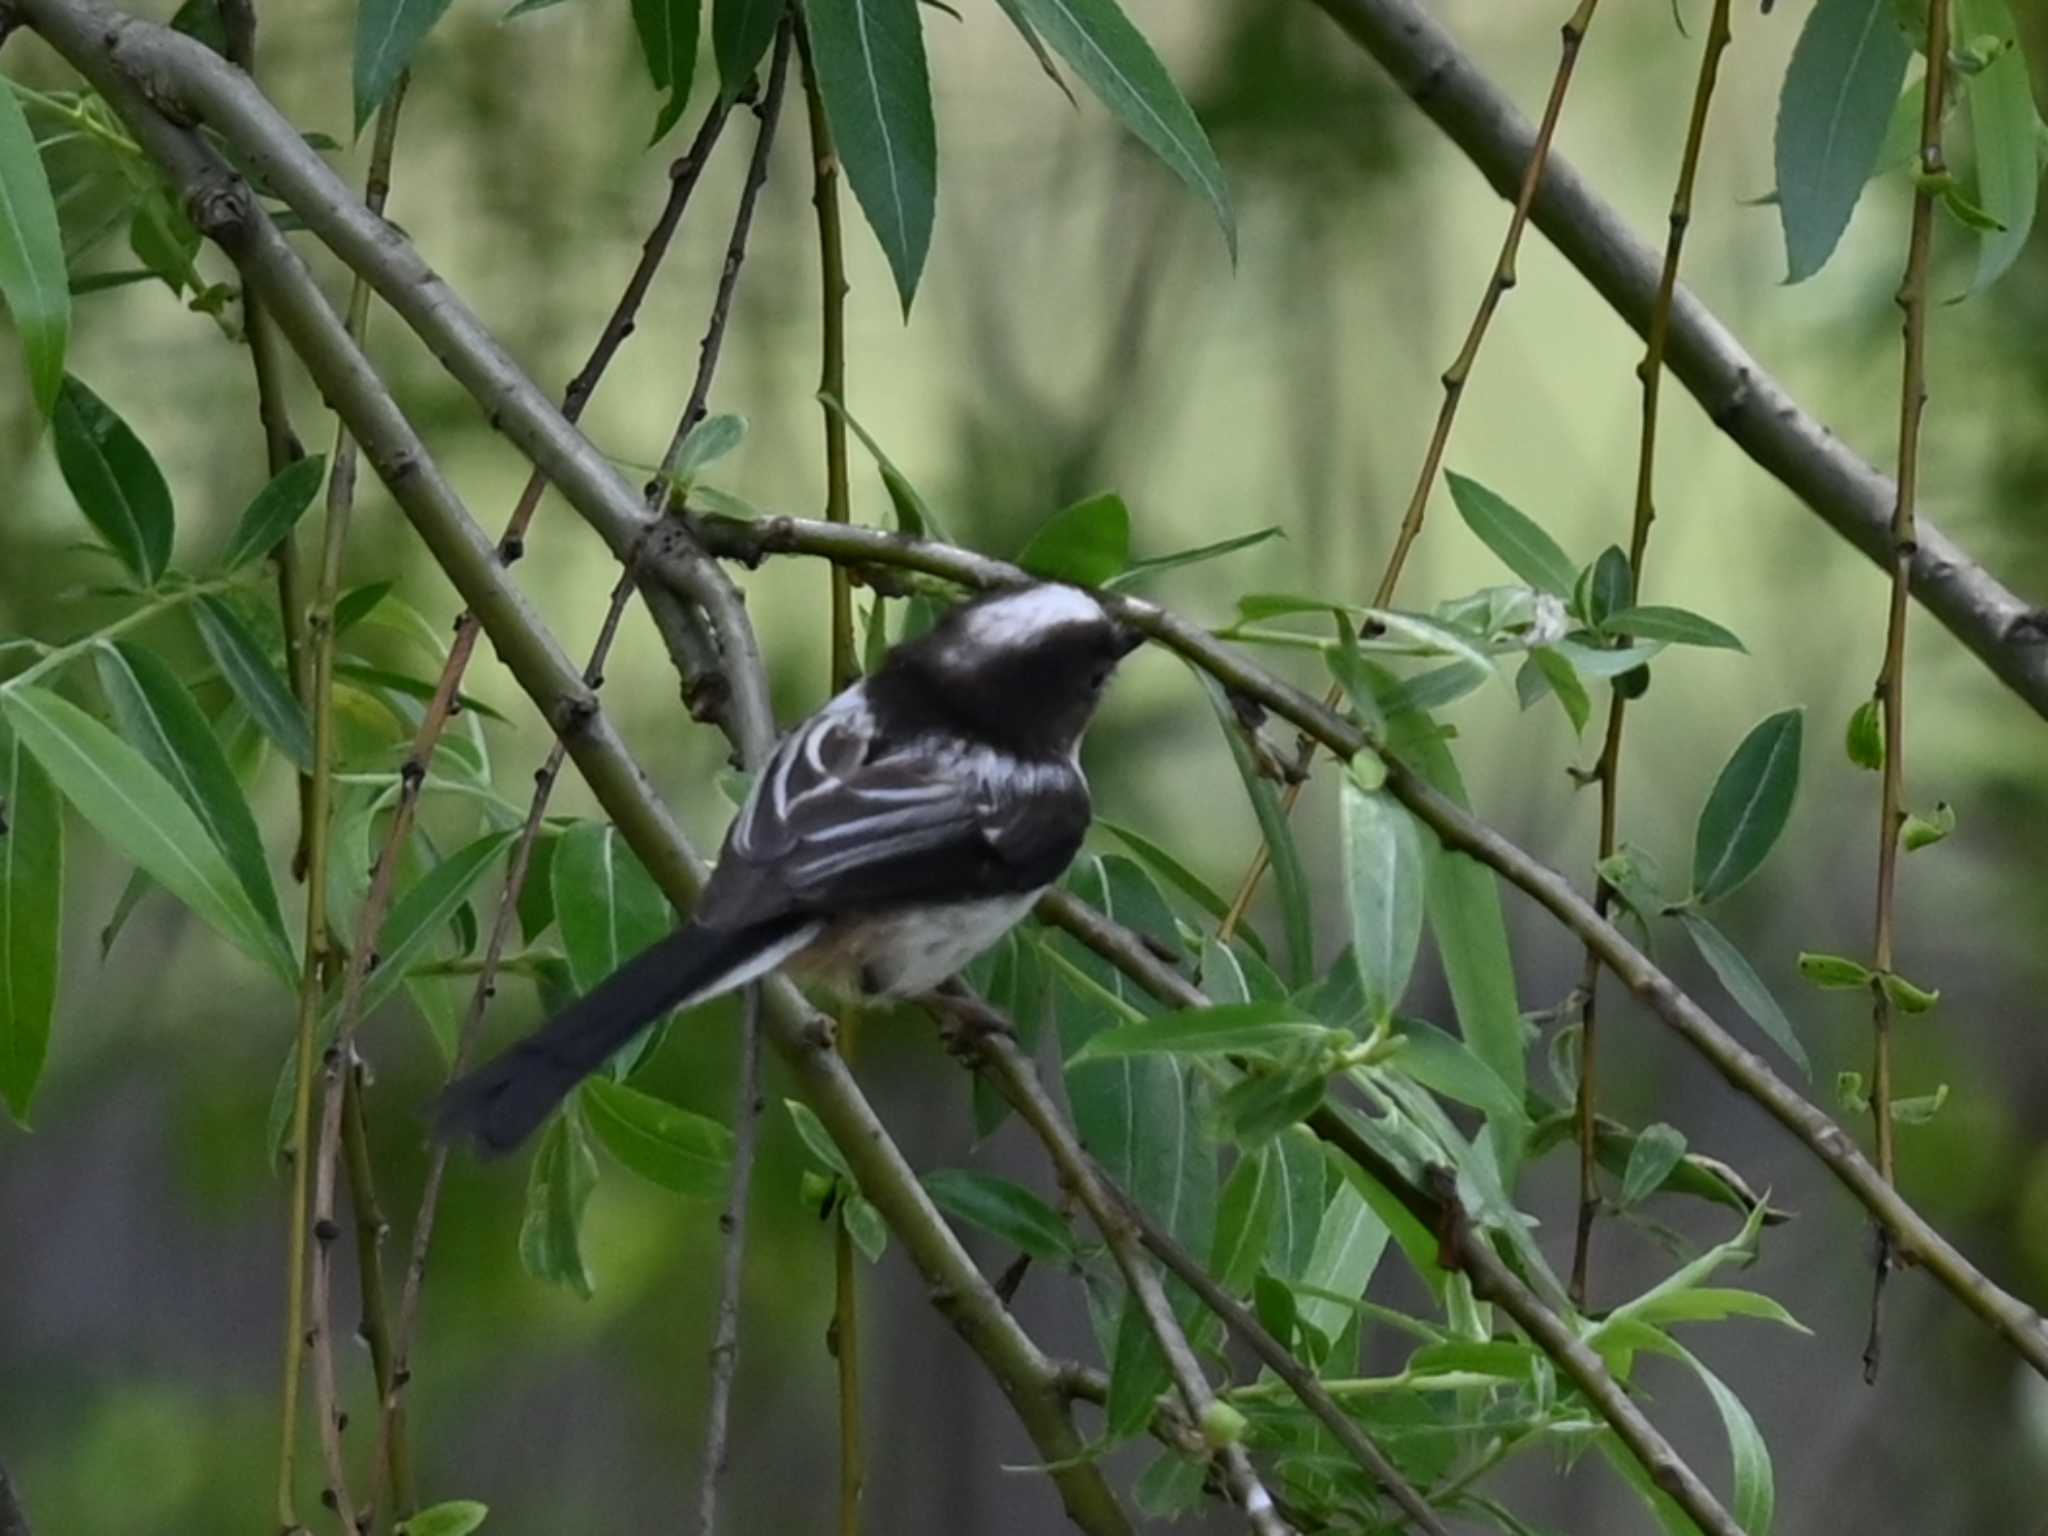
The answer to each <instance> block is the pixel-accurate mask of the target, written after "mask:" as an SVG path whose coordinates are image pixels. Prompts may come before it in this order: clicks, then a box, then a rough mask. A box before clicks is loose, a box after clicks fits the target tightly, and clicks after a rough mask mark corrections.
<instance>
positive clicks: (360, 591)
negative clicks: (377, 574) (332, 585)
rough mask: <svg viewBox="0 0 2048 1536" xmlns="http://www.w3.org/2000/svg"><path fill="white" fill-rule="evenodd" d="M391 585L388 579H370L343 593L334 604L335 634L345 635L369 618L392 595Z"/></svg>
mask: <svg viewBox="0 0 2048 1536" xmlns="http://www.w3.org/2000/svg"><path fill="white" fill-rule="evenodd" d="M391 587H392V584H391V583H390V582H388V581H369V582H365V583H363V585H362V586H360V587H353V588H351V589H350V590H348V591H346V592H344V593H342V594H341V597H340V599H339V600H338V601H337V602H336V603H335V605H334V633H335V635H336V636H337V637H339V636H341V635H345V634H347V633H348V632H349V631H350V630H351V629H354V628H355V627H356V626H357V625H358V624H360V623H362V622H363V620H365V619H367V618H368V617H369V616H370V615H371V614H372V613H373V612H375V611H376V608H377V605H378V604H379V603H381V602H383V601H384V599H385V598H387V597H389V596H390V595H391Z"/></svg>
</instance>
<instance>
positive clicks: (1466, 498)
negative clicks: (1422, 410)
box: [1444, 470, 1579, 602]
mask: <svg viewBox="0 0 2048 1536" xmlns="http://www.w3.org/2000/svg"><path fill="white" fill-rule="evenodd" d="M1444 479H1445V481H1446V482H1447V483H1448V484H1449V485H1450V488H1451V500H1452V501H1453V502H1455V503H1456V504H1457V508H1458V515H1459V516H1460V517H1462V518H1464V520H1465V526H1466V527H1467V528H1470V529H1471V530H1472V532H1473V533H1474V534H1476V535H1477V536H1478V538H1479V542H1480V543H1482V544H1484V545H1485V546H1486V547H1487V548H1488V549H1490V550H1492V551H1493V552H1494V553H1495V554H1496V555H1498V556H1499V557H1500V559H1501V563H1502V564H1503V565H1505V566H1506V567H1507V568H1508V569H1509V570H1511V571H1513V572H1514V573H1515V574H1516V575H1517V576H1519V577H1521V578H1522V580H1524V581H1526V582H1527V583H1528V584H1529V585H1530V586H1532V587H1534V588H1535V589H1536V590H1537V591H1538V592H1548V593H1549V594H1550V595H1551V596H1552V597H1560V598H1563V599H1564V600H1565V601H1566V602H1569V601H1571V596H1572V587H1573V584H1574V583H1576V582H1577V581H1578V579H1579V568H1578V567H1577V566H1576V565H1574V564H1572V562H1571V558H1570V557H1569V556H1568V555H1566V554H1565V552H1564V551H1563V550H1562V549H1560V548H1558V545H1557V541H1556V540H1555V539H1553V538H1552V537H1551V536H1550V535H1549V534H1547V533H1545V532H1544V531H1543V529H1542V528H1541V527H1539V526H1538V525H1537V523H1536V522H1535V520H1534V519H1533V518H1530V517H1529V516H1527V515H1526V514H1524V513H1522V512H1519V511H1517V510H1516V509H1515V508H1513V507H1511V506H1510V505H1508V503H1507V502H1506V501H1504V500H1502V499H1501V498H1500V497H1499V496H1496V495H1495V494H1494V493H1493V492H1492V491H1489V490H1488V489H1487V488H1486V487H1485V486H1483V485H1481V484H1480V483H1479V482H1478V481H1477V480H1468V479H1466V478H1465V477H1464V476H1463V475H1461V474H1457V473H1456V472H1454V471H1451V470H1445V471H1444Z"/></svg>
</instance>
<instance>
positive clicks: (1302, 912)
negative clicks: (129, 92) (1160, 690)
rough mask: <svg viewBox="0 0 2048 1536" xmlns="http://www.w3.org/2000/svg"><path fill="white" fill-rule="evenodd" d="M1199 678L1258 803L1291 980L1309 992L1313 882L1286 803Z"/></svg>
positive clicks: (1219, 693)
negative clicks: (1283, 811)
mask: <svg viewBox="0 0 2048 1536" xmlns="http://www.w3.org/2000/svg"><path fill="white" fill-rule="evenodd" d="M1195 676H1196V679H1197V681H1199V682H1200V684H1201V686H1202V692H1203V694H1204V696H1205V697H1207V699H1208V700H1209V705H1210V708H1212V709H1213V710H1215V712H1216V720H1217V723H1218V724H1219V725H1221V726H1222V728H1223V739H1224V741H1225V742H1226V743H1227V744H1228V745H1229V747H1230V756H1231V760H1232V761H1233V762H1235V763H1236V764H1237V772H1238V777H1239V778H1241V779H1242V780H1243V781H1244V790H1245V794H1246V796H1247V797H1248V798H1249V799H1250V800H1251V803H1252V814H1253V816H1255V817H1256V818H1257V819H1258V823H1259V831H1260V832H1261V833H1262V834H1263V835H1264V837H1265V840H1266V854H1267V857H1268V858H1269V859H1271V861H1272V865H1273V888H1274V890H1275V891H1276V893H1277V894H1278V895H1279V898H1280V914H1281V925H1282V929H1283V931H1284V932H1285V934H1286V936H1287V973H1288V977H1289V979H1290V980H1291V981H1292V982H1293V983H1294V985H1296V986H1305V985H1307V983H1308V981H1309V980H1310V978H1311V977H1313V976H1314V974H1315V940H1314V936H1313V933H1314V930H1313V928H1312V926H1311V919H1310V907H1309V896H1308V877H1307V876H1306V874H1304V873H1303V871H1302V867H1301V853H1300V850H1299V849H1297V848H1296V847H1295V843H1294V830H1293V828H1292V827H1291V826H1289V825H1288V819H1287V817H1285V816H1283V815H1282V814H1281V812H1280V797H1279V796H1278V795H1277V794H1276V793H1275V792H1274V789H1273V785H1272V783H1271V782H1270V781H1269V780H1267V779H1265V778H1263V777H1261V776H1260V773H1259V765H1258V762H1257V760H1256V759H1254V757H1253V756H1252V750H1251V748H1250V747H1249V746H1248V745H1247V744H1246V743H1245V740H1244V738H1243V736H1242V735H1241V734H1240V732H1239V730H1238V724H1237V719H1236V717H1235V716H1234V715H1233V714H1232V713H1231V709H1230V705H1229V703H1228V701H1227V700H1225V698H1224V697H1223V690H1222V689H1221V688H1219V687H1218V686H1217V685H1216V684H1215V683H1214V682H1213V681H1211V680H1210V678H1209V677H1208V675H1207V674H1206V673H1202V672H1197V673H1196V674H1195Z"/></svg>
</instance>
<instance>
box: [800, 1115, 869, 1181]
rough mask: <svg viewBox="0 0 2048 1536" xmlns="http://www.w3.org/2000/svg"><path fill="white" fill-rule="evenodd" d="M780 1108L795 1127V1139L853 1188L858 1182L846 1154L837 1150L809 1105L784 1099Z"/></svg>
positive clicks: (822, 1123)
mask: <svg viewBox="0 0 2048 1536" xmlns="http://www.w3.org/2000/svg"><path fill="white" fill-rule="evenodd" d="M782 1107H783V1108H784V1109H786V1110H787V1111H789V1122H790V1124H791V1125H794V1126H795V1127H796V1134H797V1139H798V1140H799V1141H801V1142H802V1143H803V1144H804V1146H805V1148H806V1149H807V1150H808V1151H809V1152H810V1154H811V1156H812V1157H814V1158H816V1159H817V1160H818V1162H819V1164H820V1165H821V1166H823V1167H825V1168H828V1169H830V1170H831V1171H832V1172H834V1173H836V1174H838V1175H839V1177H840V1178H842V1179H844V1180H846V1182H847V1183H848V1184H850V1185H852V1186H854V1187H855V1188H859V1186H860V1181H859V1180H858V1179H856V1178H854V1176H853V1168H852V1167H851V1165H849V1164H848V1163H847V1161H846V1154H845V1153H843V1152H841V1151H840V1150H839V1143H837V1142H836V1141H834V1140H833V1139H832V1133H831V1132H830V1131H828V1130H826V1129H825V1122H824V1121H822V1120H820V1119H819V1118H818V1115H817V1112H816V1111H815V1110H813V1109H812V1108H811V1106H810V1105H808V1104H805V1103H802V1102H800V1101H798V1100H796V1099H784V1100H783V1101H782Z"/></svg>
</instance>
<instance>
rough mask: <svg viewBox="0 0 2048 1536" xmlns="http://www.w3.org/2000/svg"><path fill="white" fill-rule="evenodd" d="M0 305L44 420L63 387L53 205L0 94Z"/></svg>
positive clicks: (15, 104) (62, 289)
mask: <svg viewBox="0 0 2048 1536" xmlns="http://www.w3.org/2000/svg"><path fill="white" fill-rule="evenodd" d="M0 98H4V99H0V301H5V303H6V305H7V313H8V314H9V316H11V317H12V318H13V320H14V329H15V331H16V332H17V333H18V334H19V335H20V337H21V350H22V358H23V361H24V362H25V363H26V364H27V367H28V382H29V393H30V394H31V395H32V396H33V397H34V399H35V402H36V409H37V410H38V411H41V412H42V413H43V415H45V416H48V415H49V414H50V413H51V412H52V411H53V410H55V409H56V406H57V392H58V390H59V388H60V387H61V386H62V385H63V383H64V348H65V345H66V342H67V341H68V340H69V337H70V334H71V289H70V287H69V285H68V284H67V283H66V281H65V276H64V243H63V239H62V237H61V235H60V234H59V231H58V228H57V205H56V202H55V201H54V200H53V199H52V198H51V196H50V182H49V178H48V177H47V176H46V175H45V174H44V172H43V161H42V156H41V154H40V153H38V151H37V149H36V141H35V134H34V133H33V132H32V131H31V130H30V128H29V125H28V119H27V118H26V117H24V116H23V115H22V111H21V103H20V101H19V100H17V99H16V98H15V95H14V92H13V91H12V90H11V89H6V88H4V87H0Z"/></svg>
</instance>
